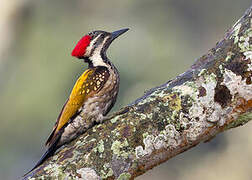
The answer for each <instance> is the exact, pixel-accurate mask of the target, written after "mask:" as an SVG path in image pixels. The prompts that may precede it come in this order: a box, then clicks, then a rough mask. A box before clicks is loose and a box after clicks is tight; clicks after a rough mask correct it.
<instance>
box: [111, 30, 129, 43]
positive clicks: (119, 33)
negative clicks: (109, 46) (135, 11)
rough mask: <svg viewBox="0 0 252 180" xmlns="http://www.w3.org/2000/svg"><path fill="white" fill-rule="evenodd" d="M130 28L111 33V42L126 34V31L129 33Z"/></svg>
mask: <svg viewBox="0 0 252 180" xmlns="http://www.w3.org/2000/svg"><path fill="white" fill-rule="evenodd" d="M128 30H129V28H125V29H121V30H118V31H114V32H112V33H111V35H110V37H111V42H112V41H113V40H114V39H116V38H117V37H118V36H120V35H122V34H123V33H125V32H126V31H128Z"/></svg>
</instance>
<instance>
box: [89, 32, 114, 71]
mask: <svg viewBox="0 0 252 180" xmlns="http://www.w3.org/2000/svg"><path fill="white" fill-rule="evenodd" d="M108 38H109V37H108V36H107V37H105V38H104V40H103V42H102V43H101V44H100V45H99V46H98V47H97V48H96V49H95V51H94V52H93V54H92V56H91V57H90V58H89V59H90V60H91V61H92V62H93V65H94V66H106V67H107V64H105V63H104V62H103V60H102V57H101V50H102V47H103V45H104V44H105V42H106V41H107V39H108Z"/></svg>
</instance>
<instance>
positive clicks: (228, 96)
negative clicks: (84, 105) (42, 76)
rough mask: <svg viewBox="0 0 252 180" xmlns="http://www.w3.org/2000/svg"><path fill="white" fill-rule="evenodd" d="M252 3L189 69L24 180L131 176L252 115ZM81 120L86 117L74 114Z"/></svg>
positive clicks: (237, 124)
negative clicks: (219, 39) (214, 44)
mask: <svg viewBox="0 0 252 180" xmlns="http://www.w3.org/2000/svg"><path fill="white" fill-rule="evenodd" d="M251 17H252V6H251V7H250V8H249V9H248V10H247V11H246V12H245V14H244V16H243V17H242V18H241V19H240V20H238V22H237V23H236V24H235V25H234V26H233V27H232V28H231V29H230V30H229V31H228V32H227V33H226V35H225V36H224V38H223V40H221V41H219V42H218V43H217V44H216V47H214V48H212V49H211V50H209V51H208V52H207V54H205V55H203V56H202V57H201V58H199V59H198V60H197V61H196V62H195V63H194V64H193V65H192V67H191V69H189V70H188V71H187V72H185V73H183V74H181V75H179V76H178V77H176V78H175V79H173V80H171V81H168V82H167V83H165V84H163V85H161V86H159V87H156V88H153V89H151V90H150V91H148V92H147V93H145V94H144V96H143V97H141V98H139V99H137V100H136V101H135V102H134V103H132V104H130V105H129V106H127V107H124V108H122V109H121V110H120V111H119V112H117V113H115V114H114V115H112V117H111V118H110V119H108V120H106V121H105V122H104V123H102V124H100V125H97V126H94V127H93V128H91V129H89V130H88V131H87V132H86V133H85V134H83V135H81V136H80V137H79V138H77V139H76V140H74V141H73V142H71V143H70V144H68V145H65V146H64V147H63V148H61V150H59V152H58V153H56V154H55V155H54V156H53V157H52V158H50V159H48V160H47V161H46V162H45V163H44V164H42V165H41V166H40V167H39V168H37V169H36V170H35V171H34V172H32V173H30V174H28V175H27V176H26V177H25V178H26V179H34V180H35V179H133V178H134V177H136V176H139V175H141V174H143V173H144V172H146V171H147V170H149V169H151V168H153V167H154V166H157V165H159V164H160V163H162V162H164V161H166V160H168V159H170V158H172V157H173V156H176V155H177V154H179V153H182V152H184V151H186V150H187V149H189V148H192V147H194V146H195V145H197V144H198V143H200V142H203V141H207V140H210V139H211V138H213V137H214V136H215V135H216V134H218V133H220V132H223V131H225V130H228V129H230V128H234V127H238V126H240V125H243V124H245V123H247V122H248V121H249V120H251V119H252V84H251V76H252V44H251V42H252V27H251V24H252V19H251ZM76 118H81V117H76Z"/></svg>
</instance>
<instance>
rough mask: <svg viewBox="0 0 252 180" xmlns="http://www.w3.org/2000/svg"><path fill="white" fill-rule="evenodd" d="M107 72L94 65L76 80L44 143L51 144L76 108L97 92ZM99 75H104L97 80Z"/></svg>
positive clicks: (107, 74) (105, 69)
mask: <svg viewBox="0 0 252 180" xmlns="http://www.w3.org/2000/svg"><path fill="white" fill-rule="evenodd" d="M108 76H109V73H108V71H107V68H106V67H95V68H92V69H87V70H86V71H85V72H84V73H83V74H82V75H81V76H80V77H79V79H78V80H77V81H76V83H75V85H74V87H73V90H72V92H71V94H70V96H69V98H68V100H67V102H66V103H65V105H64V106H63V108H62V110H61V113H60V114H59V116H58V119H57V122H56V124H55V126H54V130H53V132H52V133H51V135H50V136H49V138H48V140H47V142H46V145H48V146H51V145H52V144H53V143H54V141H55V138H56V136H57V134H58V132H59V131H60V130H61V129H62V128H63V127H64V126H65V125H66V124H67V123H68V122H69V120H70V119H71V117H73V116H74V115H75V114H76V113H77V112H78V109H79V108H80V107H81V106H82V105H83V103H84V102H85V100H86V99H87V98H88V97H90V96H91V95H92V94H94V93H96V92H98V91H99V90H100V89H101V87H102V86H103V85H104V84H105V82H106V80H107V79H108ZM100 77H104V78H103V81H102V82H101V81H100V82H99V83H98V84H97V83H96V82H98V81H99V80H100Z"/></svg>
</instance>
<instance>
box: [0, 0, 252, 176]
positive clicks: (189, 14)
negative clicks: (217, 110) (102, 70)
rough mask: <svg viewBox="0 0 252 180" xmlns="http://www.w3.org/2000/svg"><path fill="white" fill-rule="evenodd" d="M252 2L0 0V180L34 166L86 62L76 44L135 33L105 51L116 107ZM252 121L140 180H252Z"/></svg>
mask: <svg viewBox="0 0 252 180" xmlns="http://www.w3.org/2000/svg"><path fill="white" fill-rule="evenodd" d="M250 5H251V0H241V1H232V3H231V1H229V0H211V1H200V0H180V1H176V0H155V1H153V0H145V1H143V0H142V1H140V0H138V1H133V0H128V1H118V0H107V1H97V0H94V1H88V0H76V1H69V0H54V1H49V0H38V1H32V0H12V1H8V0H1V1H0V34H1V41H0V102H1V103H0V118H1V125H0V144H1V145H0V179H4V180H13V179H17V177H20V176H22V175H23V174H24V173H25V172H27V170H29V169H30V168H32V167H33V166H34V164H35V163H36V162H37V160H38V159H39V158H40V156H41V155H42V154H43V152H44V151H45V149H44V143H45V141H46V139H47V137H48V135H49V133H50V132H51V129H52V127H53V125H54V123H55V120H56V118H57V116H58V114H59V112H60V110H61V108H62V106H63V104H64V102H65V100H66V99H67V97H68V95H69V93H70V91H71V89H72V87H73V85H74V82H75V81H76V79H77V78H78V76H80V75H81V73H82V72H83V71H84V69H85V68H86V65H85V64H84V63H83V62H82V61H79V60H77V59H75V58H73V57H71V55H70V54H71V51H72V49H73V47H74V45H75V44H76V42H77V41H78V40H79V39H80V38H81V37H82V36H83V35H84V34H86V33H88V32H90V31H93V30H105V31H114V30H118V29H120V28H125V27H129V28H130V31H128V32H127V33H126V34H124V35H123V36H122V37H120V38H119V39H117V40H116V41H115V42H113V44H112V45H111V47H110V49H109V52H108V56H109V57H110V59H111V60H112V61H113V62H114V64H115V65H116V66H117V68H118V69H119V71H120V74H121V87H120V94H119V97H118V100H117V103H116V107H115V108H113V110H112V111H115V110H117V109H119V108H120V107H122V106H124V105H127V104H129V103H131V102H132V101H133V100H134V99H136V98H137V97H140V96H141V95H143V92H144V91H145V90H148V89H150V88H152V87H155V86H158V85H160V84H162V83H165V82H166V81H168V80H169V79H171V78H173V77H175V76H177V75H179V74H180V73H182V72H184V71H185V70H187V69H188V68H189V67H190V65H191V64H192V63H193V62H194V61H195V59H196V58H198V57H200V56H201V55H203V54H204V53H205V52H207V50H208V49H210V48H212V47H214V45H215V43H216V42H217V41H218V40H220V39H221V38H222V37H223V36H224V33H225V32H226V30H227V29H228V28H230V27H231V26H232V25H233V24H234V23H235V22H236V21H237V20H238V19H239V18H240V17H241V16H242V15H243V13H244V12H245V10H246V9H247V8H248V7H249V6H250ZM251 130H252V124H251V123H248V124H246V125H245V126H244V127H242V128H236V129H233V130H230V131H228V132H225V133H222V134H220V135H218V136H217V138H215V139H213V140H212V141H211V142H209V143H206V144H200V145H198V146H197V147H196V148H193V149H191V150H189V151H187V152H185V153H183V154H181V155H178V156H176V157H175V158H173V159H171V160H169V161H167V162H166V163H163V164H162V165H160V166H158V167H156V168H154V169H153V170H150V171H148V172H147V173H146V174H144V175H142V176H140V177H138V178H137V179H138V180H143V179H144V180H151V179H161V180H165V179H173V180H188V179H189V180H191V179H194V180H201V179H203V178H204V180H210V179H222V180H237V179H241V180H249V179H252V172H251V161H252V153H251V152H252V137H251V136H250V135H251Z"/></svg>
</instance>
